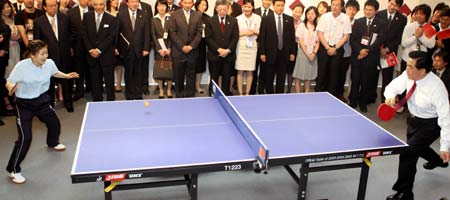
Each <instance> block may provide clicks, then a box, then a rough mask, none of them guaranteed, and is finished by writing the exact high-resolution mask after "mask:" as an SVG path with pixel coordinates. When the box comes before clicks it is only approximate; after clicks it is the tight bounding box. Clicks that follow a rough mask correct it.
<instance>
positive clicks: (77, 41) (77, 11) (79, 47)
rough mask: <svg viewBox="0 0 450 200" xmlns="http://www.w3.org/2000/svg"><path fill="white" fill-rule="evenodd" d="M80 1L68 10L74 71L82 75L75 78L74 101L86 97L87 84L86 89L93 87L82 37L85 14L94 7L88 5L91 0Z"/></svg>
mask: <svg viewBox="0 0 450 200" xmlns="http://www.w3.org/2000/svg"><path fill="white" fill-rule="evenodd" d="M78 2H79V4H78V6H75V7H73V8H71V9H69V11H68V12H67V15H69V21H70V36H71V40H72V46H73V52H72V56H73V60H74V71H76V72H77V73H78V74H79V75H80V78H77V79H75V95H74V97H73V100H74V101H78V100H79V99H80V98H83V97H84V92H85V84H86V91H89V90H90V89H91V80H90V77H89V73H87V67H88V64H87V62H86V58H87V54H88V53H87V51H86V48H85V47H84V43H83V40H82V38H81V29H82V28H81V25H82V21H83V15H84V14H85V13H87V12H88V11H92V10H93V8H92V7H90V6H88V5H89V0H79V1H78Z"/></svg>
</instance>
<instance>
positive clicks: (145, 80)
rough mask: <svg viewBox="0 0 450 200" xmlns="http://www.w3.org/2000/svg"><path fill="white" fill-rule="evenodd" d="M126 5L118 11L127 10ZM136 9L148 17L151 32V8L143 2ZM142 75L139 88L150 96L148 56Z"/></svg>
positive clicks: (143, 64)
mask: <svg viewBox="0 0 450 200" xmlns="http://www.w3.org/2000/svg"><path fill="white" fill-rule="evenodd" d="M127 8H128V7H127V5H126V4H125V5H122V6H120V8H119V11H120V10H122V9H127ZM138 9H139V10H141V11H143V12H145V13H146V14H147V16H149V17H150V20H148V21H149V29H150V30H151V24H152V23H151V18H152V17H153V11H152V7H151V6H150V5H149V4H147V3H145V2H142V1H141V2H139V6H138ZM151 42H152V40H150V47H152V44H151ZM142 67H143V68H142V73H141V86H142V93H143V94H144V95H148V94H150V92H149V91H148V75H149V56H148V55H147V56H144V60H143V61H142Z"/></svg>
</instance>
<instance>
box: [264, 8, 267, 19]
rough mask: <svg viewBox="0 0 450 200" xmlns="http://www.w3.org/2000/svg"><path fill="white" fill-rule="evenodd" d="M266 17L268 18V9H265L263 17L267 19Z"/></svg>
mask: <svg viewBox="0 0 450 200" xmlns="http://www.w3.org/2000/svg"><path fill="white" fill-rule="evenodd" d="M266 16H267V9H264V14H263V17H266Z"/></svg>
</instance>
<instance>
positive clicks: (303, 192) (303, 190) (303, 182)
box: [298, 163, 309, 200]
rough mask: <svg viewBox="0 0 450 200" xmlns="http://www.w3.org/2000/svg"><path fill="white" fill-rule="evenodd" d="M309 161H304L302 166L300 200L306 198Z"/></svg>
mask: <svg viewBox="0 0 450 200" xmlns="http://www.w3.org/2000/svg"><path fill="white" fill-rule="evenodd" d="M308 173H309V163H303V164H302V166H301V167H300V182H299V184H298V200H305V199H306V189H307V188H306V185H307V183H308Z"/></svg>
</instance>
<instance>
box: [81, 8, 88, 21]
mask: <svg viewBox="0 0 450 200" xmlns="http://www.w3.org/2000/svg"><path fill="white" fill-rule="evenodd" d="M87 12H88V9H87V8H83V13H81V21H83V16H84V13H87Z"/></svg>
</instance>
